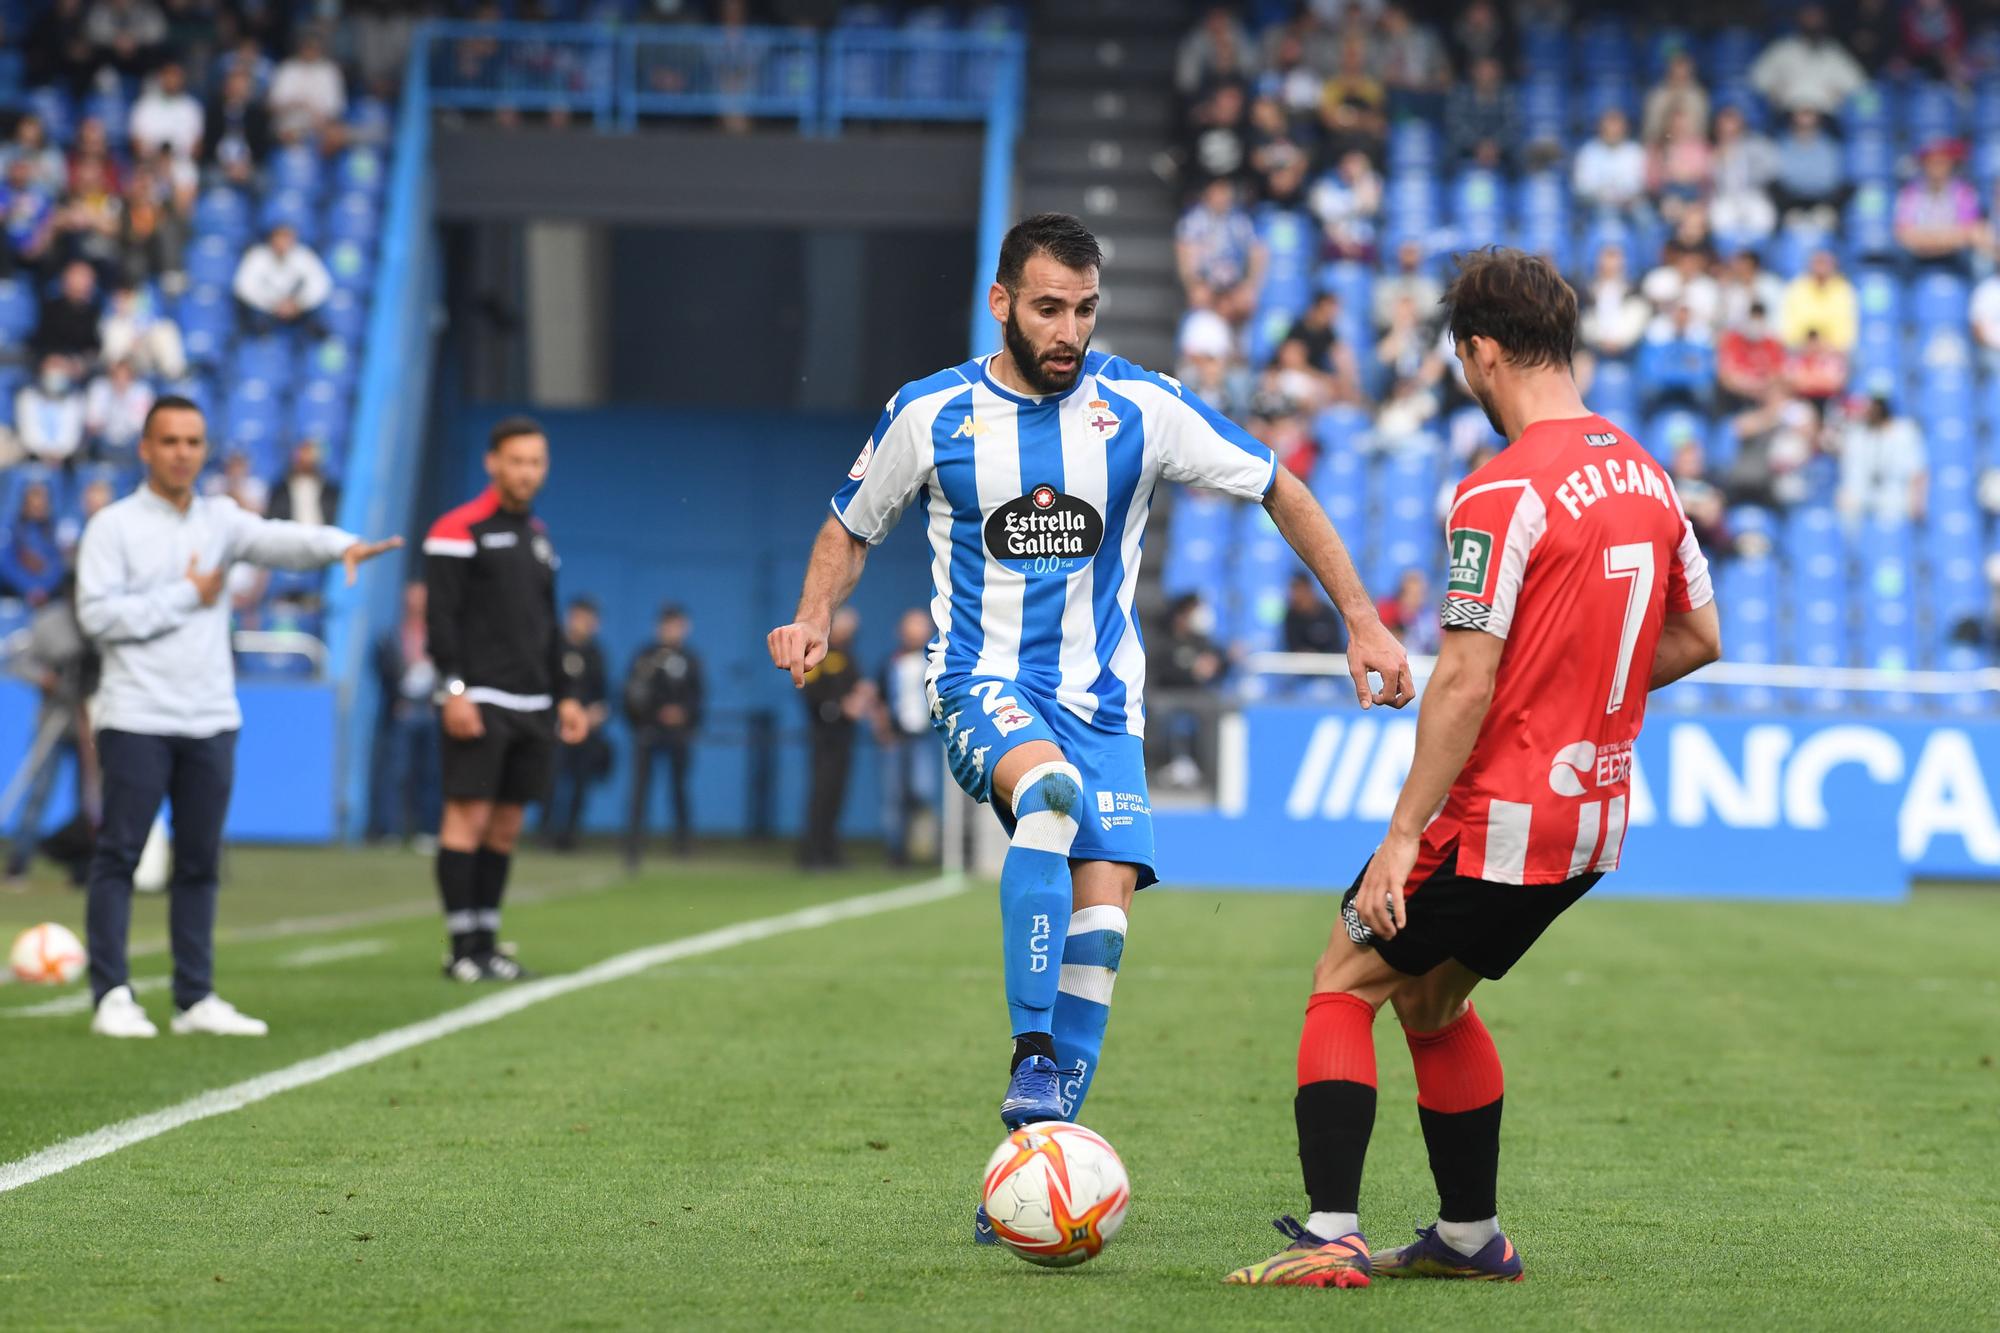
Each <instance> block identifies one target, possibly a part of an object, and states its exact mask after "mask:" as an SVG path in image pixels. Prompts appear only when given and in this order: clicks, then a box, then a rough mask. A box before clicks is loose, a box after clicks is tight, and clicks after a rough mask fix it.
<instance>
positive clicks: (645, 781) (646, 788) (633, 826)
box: [625, 727, 692, 861]
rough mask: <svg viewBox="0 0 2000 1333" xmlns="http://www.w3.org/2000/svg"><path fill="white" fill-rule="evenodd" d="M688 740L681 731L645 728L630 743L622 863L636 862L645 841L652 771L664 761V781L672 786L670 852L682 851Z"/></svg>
mask: <svg viewBox="0 0 2000 1333" xmlns="http://www.w3.org/2000/svg"><path fill="white" fill-rule="evenodd" d="M689 740H690V737H689V735H688V732H687V729H686V728H685V727H648V728H646V729H645V730H644V731H641V732H640V733H639V734H638V735H637V736H636V737H634V738H633V742H632V808H631V810H630V812H629V814H628V815H627V818H626V820H625V859H626V860H628V861H637V860H638V859H639V849H640V848H641V847H642V846H644V845H645V841H646V815H647V801H648V799H649V798H650V797H651V795H652V788H653V768H654V766H655V765H656V764H657V763H658V762H659V760H660V759H662V758H665V760H666V761H667V779H668V780H669V781H670V782H672V783H673V794H672V796H671V798H670V800H671V803H672V806H673V814H674V848H675V850H677V851H686V850H687V845H688V838H689V824H688V766H689V762H690V760H691V757H692V756H691V752H690V747H689V744H688V742H689Z"/></svg>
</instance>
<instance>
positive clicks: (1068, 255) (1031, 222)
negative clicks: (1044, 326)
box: [993, 213, 1104, 292]
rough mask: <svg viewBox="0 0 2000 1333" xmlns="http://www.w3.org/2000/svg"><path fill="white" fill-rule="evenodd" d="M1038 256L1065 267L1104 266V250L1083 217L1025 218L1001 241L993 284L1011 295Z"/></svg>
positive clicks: (1043, 214) (1067, 215)
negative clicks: (1031, 262)
mask: <svg viewBox="0 0 2000 1333" xmlns="http://www.w3.org/2000/svg"><path fill="white" fill-rule="evenodd" d="M1036 255H1047V256H1048V257H1049V258H1050V259H1053V260H1055V261H1056V262H1057V263H1058V264H1061V265H1062V266H1063V267H1064V268H1073V269H1086V268H1102V267H1103V266H1104V251H1103V250H1101V249H1100V248H1098V244H1097V238H1096V237H1095V236H1093V235H1091V233H1090V228H1088V227H1086V226H1084V225H1083V220H1082V219H1081V218H1077V217H1072V216H1071V215H1070V214H1068V213H1037V214H1035V215H1034V216H1033V217H1031V218H1022V219H1021V220H1020V221H1019V222H1016V223H1015V224H1014V225H1013V226H1012V227H1011V228H1009V229H1008V231H1007V236H1006V239H1005V240H1003V241H1001V242H1000V267H999V268H998V269H996V270H995V271H994V274H993V281H995V282H997V283H999V284H1000V285H1001V286H1002V287H1005V288H1006V289H1007V290H1008V291H1009V292H1016V291H1019V290H1020V289H1021V272H1022V270H1023V269H1025V268H1027V267H1028V261H1029V260H1030V259H1033V258H1034V257H1035V256H1036Z"/></svg>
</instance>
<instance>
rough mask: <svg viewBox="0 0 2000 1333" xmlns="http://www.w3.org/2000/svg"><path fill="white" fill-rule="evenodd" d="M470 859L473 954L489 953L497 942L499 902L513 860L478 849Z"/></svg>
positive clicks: (504, 890) (508, 856) (504, 891)
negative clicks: (471, 870) (471, 864)
mask: <svg viewBox="0 0 2000 1333" xmlns="http://www.w3.org/2000/svg"><path fill="white" fill-rule="evenodd" d="M472 860H473V874H472V908H473V927H474V936H473V951H474V952H475V953H491V952H492V951H493V949H494V948H495V947H496V946H497V945H498V944H499V942H500V900H501V899H502V898H505V897H506V896H507V871H508V869H509V868H510V867H511V866H512V865H513V864H514V858H513V856H512V855H511V854H509V853H507V852H496V851H494V850H493V849H492V848H490V847H481V848H480V849H479V850H478V851H476V852H474V853H473V854H472Z"/></svg>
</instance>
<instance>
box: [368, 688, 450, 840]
mask: <svg viewBox="0 0 2000 1333" xmlns="http://www.w3.org/2000/svg"><path fill="white" fill-rule="evenodd" d="M438 758H439V757H438V720H437V710H436V709H434V708H431V707H429V706H425V707H421V708H415V709H412V710H411V711H410V714H409V716H407V717H392V718H390V719H389V720H388V722H387V723H386V724H385V725H383V726H381V727H379V728H377V729H376V732H375V763H374V770H373V776H372V778H371V779H370V781H369V784H368V796H369V801H368V804H369V813H368V834H369V836H370V837H374V838H384V837H398V838H409V837H412V836H414V835H415V834H418V833H433V834H434V833H436V832H437V830H438V821H439V819H440V818H441V817H442V815H443V810H444V788H443V783H442V779H441V778H440V776H439V774H438V766H439V765H438Z"/></svg>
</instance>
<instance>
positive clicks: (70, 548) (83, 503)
mask: <svg viewBox="0 0 2000 1333" xmlns="http://www.w3.org/2000/svg"><path fill="white" fill-rule="evenodd" d="M117 498H118V495H117V493H116V492H115V491H113V490H112V489H111V483H110V482H109V481H107V480H106V479H105V478H103V477H92V478H91V479H90V480H89V481H88V482H86V483H84V487H83V494H82V495H80V496H78V497H77V502H76V516H75V517H73V518H65V519H61V520H58V521H57V523H56V540H58V541H60V542H61V543H62V548H63V559H64V560H66V561H68V562H69V563H70V564H72V565H74V564H75V563H76V561H75V556H76V545H77V543H78V542H80V541H82V540H83V530H84V528H85V526H87V525H88V524H89V522H90V520H91V519H93V518H96V517H97V511H98V510H100V509H102V508H104V506H106V505H108V504H110V503H111V502H112V501H113V500H116V499H117Z"/></svg>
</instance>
